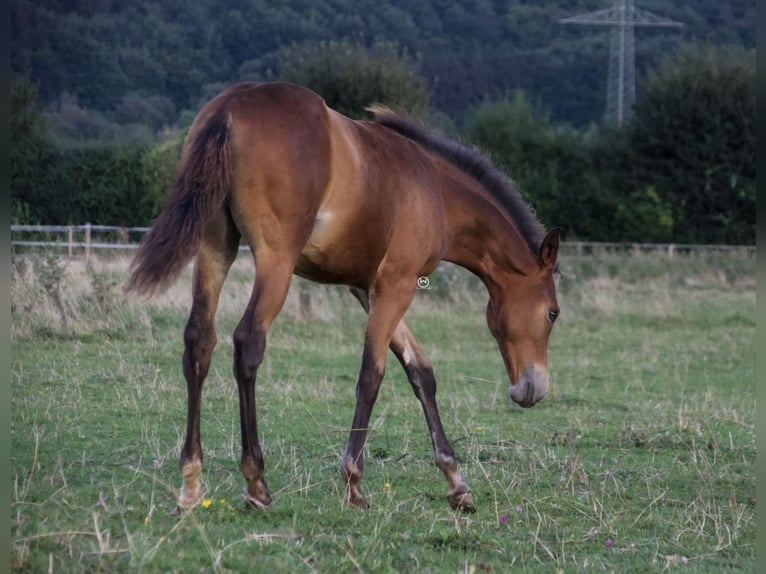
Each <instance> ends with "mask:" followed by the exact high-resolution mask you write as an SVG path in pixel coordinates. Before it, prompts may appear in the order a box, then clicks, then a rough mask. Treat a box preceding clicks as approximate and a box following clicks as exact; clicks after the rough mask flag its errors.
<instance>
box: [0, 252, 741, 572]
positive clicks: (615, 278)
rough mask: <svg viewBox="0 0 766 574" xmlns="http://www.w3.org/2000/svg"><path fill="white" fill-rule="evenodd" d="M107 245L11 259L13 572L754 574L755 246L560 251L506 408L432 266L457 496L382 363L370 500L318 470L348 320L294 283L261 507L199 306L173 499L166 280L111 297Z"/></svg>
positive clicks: (175, 433)
mask: <svg viewBox="0 0 766 574" xmlns="http://www.w3.org/2000/svg"><path fill="white" fill-rule="evenodd" d="M125 269H126V262H125V260H121V259H114V260H100V261H95V262H94V263H92V264H91V265H88V266H86V265H85V264H84V263H83V262H82V261H69V262H66V261H63V260H60V259H57V258H55V257H50V256H45V255H36V256H17V257H16V258H15V259H14V266H13V277H12V314H13V324H12V349H11V351H12V355H11V359H12V365H11V376H12V405H11V408H12V411H11V412H12V425H11V432H12V449H13V450H12V459H11V476H12V481H13V483H12V485H11V487H12V507H11V515H10V519H11V527H12V560H13V568H14V571H18V572H48V571H50V572H116V571H119V572H124V571H128V572H138V571H142V572H271V573H275V572H313V571H317V572H333V573H335V572H360V571H361V572H504V571H508V570H510V569H511V568H513V570H514V571H519V572H557V571H561V572H592V571H606V572H647V571H662V570H669V571H674V570H678V571H694V572H710V573H716V574H718V573H721V572H743V571H755V554H756V552H755V530H756V528H755V453H756V447H755V346H754V338H755V257H754V255H736V254H724V255H711V254H708V255H692V256H679V255H676V256H675V257H674V258H672V259H671V258H667V257H666V256H662V255H640V254H622V255H618V254H608V253H602V254H595V255H594V254H591V255H587V256H577V255H575V254H565V255H564V257H563V259H562V269H563V272H564V277H563V278H562V279H561V280H560V282H559V298H560V302H561V305H562V316H561V319H560V322H559V323H557V326H556V329H555V330H554V335H553V337H552V340H551V348H550V369H551V372H552V389H551V391H550V393H549V395H548V396H547V397H546V399H545V401H543V402H542V403H540V404H539V405H538V406H536V407H535V408H534V409H530V410H522V409H520V408H514V407H512V406H511V405H510V404H509V400H508V396H507V381H506V378H505V375H504V372H503V367H502V363H501V359H500V357H499V355H498V353H497V350H496V347H495V344H494V342H493V340H492V339H491V336H490V335H489V333H488V331H487V329H486V326H485V324H484V318H483V317H484V313H483V310H484V305H485V303H486V295H485V294H484V293H483V291H482V289H481V287H480V286H479V285H478V284H477V283H476V282H475V281H474V280H472V278H470V277H468V276H466V275H465V274H464V273H461V272H458V271H457V270H456V269H454V268H450V267H447V268H445V269H443V270H441V271H440V272H437V274H435V275H434V276H433V277H432V278H431V279H432V289H430V290H428V291H420V292H419V293H418V295H417V298H416V302H415V305H414V307H413V309H412V311H411V312H410V315H409V316H410V319H411V320H410V323H411V325H412V327H413V330H414V331H415V333H416V334H417V335H418V336H419V338H420V340H421V343H422V345H423V347H424V349H425V350H426V351H427V353H428V355H429V356H430V358H431V359H432V361H433V363H434V365H435V368H436V375H437V378H438V380H439V384H440V386H439V394H438V401H439V405H440V408H441V411H442V419H443V422H444V424H445V427H446V429H447V434H448V436H449V437H450V439H451V440H452V442H453V444H454V446H455V450H456V453H457V456H458V458H459V460H460V464H461V470H462V471H463V473H464V475H465V476H466V479H467V481H468V484H469V485H470V486H471V488H472V489H473V492H474V498H475V501H476V503H477V507H478V512H477V513H476V514H474V515H470V516H463V515H461V514H457V513H454V512H453V511H451V510H450V509H449V507H448V505H447V502H446V500H445V494H446V484H445V483H444V480H443V478H442V477H441V474H440V473H439V471H438V470H437V469H436V467H435V466H434V465H433V463H432V460H431V446H430V441H429V438H428V433H427V430H426V426H425V422H424V420H423V417H422V413H421V411H420V407H419V405H418V403H417V401H416V400H415V398H414V396H413V395H412V392H411V391H410V389H409V386H408V384H407V382H406V379H405V378H404V376H403V375H402V373H401V370H400V369H399V368H398V365H397V364H396V363H395V361H393V360H392V361H391V363H390V364H389V369H388V372H387V374H386V380H385V381H384V385H383V389H382V391H381V394H380V397H379V400H378V403H377V406H376V409H375V411H374V413H373V420H372V426H373V429H372V432H371V433H370V438H369V441H368V445H367V451H366V452H367V465H366V474H365V488H366V492H367V494H368V499H369V500H370V502H371V503H372V509H371V510H370V511H368V512H359V511H356V510H353V509H351V508H347V507H344V506H343V504H342V497H343V496H342V495H343V492H342V484H341V481H340V479H339V472H338V467H339V463H340V455H341V452H342V450H343V447H344V446H345V441H346V438H347V434H348V427H349V425H350V422H351V417H352V414H353V405H354V384H355V383H354V381H355V375H356V372H357V370H358V367H359V361H360V351H361V344H362V333H363V329H364V314H363V312H362V310H361V308H359V306H358V305H357V304H356V302H355V301H353V300H352V298H351V297H350V296H347V295H346V294H345V292H344V291H343V289H340V288H324V287H316V286H312V285H309V284H306V283H304V282H301V281H296V282H295V283H294V285H293V290H292V292H291V295H290V299H289V300H288V303H287V305H286V308H285V311H284V312H283V314H282V315H281V316H280V318H279V319H278V321H277V322H276V324H275V325H274V327H273V329H272V331H271V334H270V339H269V348H268V352H267V358H266V360H265V362H264V365H263V366H262V368H261V371H260V373H259V380H258V401H259V402H258V405H259V417H260V418H259V427H260V431H261V440H262V442H263V445H264V448H265V453H266V465H267V480H268V481H269V485H270V487H271V489H272V494H273V495H274V497H275V501H274V505H273V508H272V509H271V510H269V511H268V512H260V511H255V510H251V509H247V508H246V507H245V505H244V502H243V499H242V496H241V492H242V490H243V480H242V478H241V476H240V474H239V470H238V460H239V421H238V407H237V402H236V401H237V399H236V385H235V384H234V381H233V377H232V375H231V353H232V344H231V337H230V333H231V331H232V330H233V327H234V325H235V324H236V321H237V320H238V318H239V314H240V313H241V311H242V309H243V307H244V304H245V301H246V298H247V295H248V293H249V290H250V279H251V276H252V271H251V269H250V266H249V261H248V259H247V257H246V256H245V257H244V258H242V259H241V260H240V261H238V263H237V264H236V267H235V269H234V271H233V273H232V276H231V278H230V280H229V283H228V284H227V287H226V288H225V293H224V298H223V301H222V306H221V309H220V312H219V324H218V328H219V341H220V342H219V346H218V349H217V351H216V356H215V358H214V363H213V367H212V369H211V373H210V376H209V378H208V381H207V383H206V386H205V396H204V401H203V413H202V417H203V419H202V433H203V448H204V449H205V468H204V473H203V478H204V483H205V485H206V488H207V494H206V497H207V500H206V501H205V506H204V507H199V508H197V509H196V510H194V511H193V512H188V513H187V512H184V513H181V514H180V515H173V514H172V513H171V510H172V509H173V507H174V504H175V498H176V496H177V491H178V487H179V486H180V477H179V472H178V463H177V460H178V454H179V450H180V445H181V442H182V440H183V425H184V422H185V401H186V398H185V385H184V383H183V379H182V376H181V370H180V356H181V352H182V330H183V326H184V323H185V319H186V313H187V310H188V304H189V294H188V291H189V278H188V275H185V276H184V277H183V278H182V280H181V281H179V283H178V284H177V285H176V286H175V287H173V288H172V289H171V291H170V292H169V293H168V294H166V295H164V296H162V297H160V298H158V299H154V300H151V301H140V300H132V299H131V300H125V299H124V298H123V297H122V295H121V294H120V290H119V283H120V282H121V281H122V280H123V279H124V277H125Z"/></svg>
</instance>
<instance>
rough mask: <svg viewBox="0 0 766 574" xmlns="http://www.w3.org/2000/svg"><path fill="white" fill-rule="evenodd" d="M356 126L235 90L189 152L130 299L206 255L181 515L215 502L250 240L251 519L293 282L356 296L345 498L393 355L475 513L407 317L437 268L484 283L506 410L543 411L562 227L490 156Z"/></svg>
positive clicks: (454, 486)
mask: <svg viewBox="0 0 766 574" xmlns="http://www.w3.org/2000/svg"><path fill="white" fill-rule="evenodd" d="M368 110H369V111H370V112H371V113H372V114H373V117H372V118H371V119H369V120H353V119H350V118H348V117H346V116H344V115H342V114H340V113H338V112H336V111H334V110H333V109H331V108H330V107H328V106H327V105H326V104H325V102H324V100H323V99H322V98H321V97H320V96H319V95H318V94H316V93H314V92H313V91H311V90H309V89H308V88H306V87H303V86H299V85H296V84H291V83H284V82H265V83H253V82H244V83H237V84H234V85H232V86H230V87H228V88H226V89H224V90H223V91H222V92H220V93H219V94H218V95H216V96H215V97H213V98H212V99H211V100H210V101H209V102H207V103H206V104H205V105H204V106H203V107H202V108H201V110H200V111H199V113H198V114H197V116H196V118H195V119H194V121H193V123H192V125H191V127H190V128H189V131H188V134H187V136H186V139H185V141H184V147H183V151H182V155H181V160H180V163H179V168H178V173H177V176H176V179H175V182H174V184H173V187H172V189H171V190H170V192H169V195H168V198H167V200H166V204H165V206H164V208H163V210H162V211H161V213H160V214H159V215H158V217H157V218H156V219H155V221H154V222H153V225H152V227H151V229H150V230H149V231H148V232H147V233H146V234H145V236H144V237H143V239H142V241H141V242H140V245H139V248H138V251H137V253H136V255H135V258H134V259H133V261H132V264H131V270H130V277H129V279H128V281H127V283H126V290H127V291H132V292H135V293H137V294H141V295H145V296H151V295H152V294H154V293H157V292H160V291H162V290H163V289H165V288H167V287H168V286H169V285H171V284H172V283H173V282H174V281H175V280H176V279H177V277H178V275H179V274H180V272H181V271H182V270H183V269H184V268H185V267H186V266H187V265H188V264H189V262H190V261H191V260H192V259H194V268H193V276H192V292H193V302H192V306H191V311H190V313H189V317H188V322H187V324H186V327H185V330H184V334H183V339H184V352H183V361H182V365H183V374H184V377H185V379H186V388H187V393H188V397H187V398H188V402H187V409H188V410H187V423H186V436H185V441H184V445H183V449H182V451H181V455H180V467H181V474H182V478H183V482H182V486H181V489H180V494H179V496H178V507H180V508H182V509H187V510H190V509H192V508H194V507H195V506H196V505H197V504H199V503H200V501H201V500H202V497H203V492H202V487H201V484H200V472H201V469H202V446H201V441H200V401H201V394H202V386H203V382H204V380H205V377H206V375H207V373H208V369H209V367H210V362H211V355H212V352H213V348H214V346H215V345H216V330H215V314H216V307H217V304H218V299H219V295H220V293H221V289H222V286H223V283H224V280H225V278H226V275H227V272H228V270H229V268H230V266H231V264H232V262H233V261H234V259H235V257H236V256H237V252H238V249H239V244H240V241H244V242H245V243H246V244H247V245H248V246H249V247H250V250H251V252H252V256H253V259H254V265H255V270H256V273H255V281H254V285H253V288H252V293H251V295H250V299H249V302H248V304H247V307H246V309H245V312H244V314H243V316H242V318H241V320H240V321H239V323H238V324H237V327H236V328H235V330H234V333H233V342H234V375H235V378H236V382H237V388H238V392H239V414H240V425H241V434H242V454H241V459H240V471H241V473H242V475H243V477H244V478H245V481H246V483H247V489H246V494H245V499H246V501H247V503H248V504H249V505H250V506H253V507H256V508H260V509H267V508H269V506H270V505H271V503H272V497H271V494H270V492H269V488H268V486H267V484H266V480H265V477H264V458H263V452H262V450H261V445H260V443H259V441H258V430H257V420H256V409H255V381H256V376H257V372H258V367H259V365H260V364H261V362H262V360H263V357H264V352H265V349H266V336H267V333H268V330H269V327H270V325H271V324H272V322H273V321H274V319H275V318H276V317H277V315H278V313H279V312H280V310H281V308H282V306H283V303H284V302H285V298H286V296H287V293H288V289H289V287H290V283H291V279H292V277H293V275H294V274H297V275H299V276H301V277H304V278H307V279H309V280H312V281H315V282H320V283H331V284H340V285H345V286H347V287H348V288H349V290H350V292H351V294H352V295H353V296H354V297H355V298H356V299H357V300H358V302H359V303H360V304H361V305H362V306H363V307H364V309H365V311H366V313H367V323H366V329H365V336H364V348H363V352H362V356H361V367H360V369H359V374H358V379H357V383H356V407H355V411H354V416H353V420H352V423H351V430H350V433H349V437H348V442H347V445H346V448H345V452H344V454H343V457H342V461H341V465H340V466H341V477H342V480H343V484H344V503H346V504H349V505H351V506H353V507H357V508H359V509H367V508H369V503H368V501H367V499H366V498H365V496H364V493H363V489H362V476H363V472H364V458H363V449H364V444H365V440H366V437H367V432H368V428H369V421H370V416H371V413H372V409H373V406H374V404H375V400H376V397H377V395H378V390H379V388H380V386H381V381H382V379H383V374H384V370H385V367H386V357H387V354H388V349H389V348H390V349H391V350H392V351H393V353H394V355H395V356H396V358H397V360H398V361H399V363H400V364H401V366H402V367H403V368H404V371H405V373H406V375H407V378H408V380H409V382H410V384H411V386H412V389H413V391H414V393H415V396H416V397H417V399H418V400H419V401H420V403H421V405H422V409H423V412H424V414H425V419H426V423H427V425H428V429H429V431H430V434H431V440H432V446H433V452H434V460H435V464H436V466H437V467H438V468H439V469H440V470H441V472H442V473H443V474H444V476H445V478H446V480H447V487H448V488H447V501H448V502H449V504H450V506H451V507H452V508H453V509H454V510H460V511H464V512H474V511H475V505H474V500H473V496H472V493H471V490H470V488H469V487H468V485H467V484H466V482H465V480H464V479H463V477H462V475H461V474H460V472H459V471H458V468H457V464H456V461H455V453H454V451H453V448H452V446H451V445H450V442H449V441H448V439H447V437H446V436H445V431H444V429H443V427H442V423H441V420H440V417H439V410H438V408H437V404H436V379H435V376H434V370H433V367H432V365H431V363H430V362H429V360H428V358H427V357H426V356H425V354H424V353H423V350H422V349H421V347H420V345H419V344H418V342H417V340H416V339H415V337H414V336H413V334H412V331H411V330H410V328H409V326H408V325H407V323H406V322H405V320H404V315H405V312H406V311H407V309H408V308H409V306H410V304H411V303H412V301H413V298H414V295H415V293H416V290H417V286H418V278H420V277H427V276H428V275H429V274H430V273H431V272H433V271H434V270H435V269H436V267H437V265H438V264H439V263H440V262H441V261H449V262H452V263H455V264H457V265H459V266H462V267H464V268H466V269H468V270H469V271H470V272H472V273H474V274H475V275H477V276H478V277H479V278H480V279H481V281H482V282H483V284H484V285H485V286H486V289H487V292H488V295H489V302H488V304H487V309H486V320H487V325H488V327H489V331H490V332H491V334H492V335H493V336H494V339H495V340H496V342H497V345H498V348H499V351H500V354H501V356H502V359H503V362H504V366H505V369H506V371H507V375H508V377H509V379H510V387H509V395H510V399H511V400H512V401H513V402H515V403H517V404H518V405H520V406H522V407H531V406H533V405H535V404H536V403H537V402H538V401H540V400H541V399H542V398H543V397H544V396H545V394H546V392H547V390H548V386H549V375H548V368H547V353H548V340H549V336H550V333H551V329H552V327H553V323H554V321H555V320H556V317H557V316H558V315H559V306H558V303H557V299H556V287H555V281H554V272H555V271H556V270H557V266H558V263H557V261H558V249H559V230H558V229H557V228H554V229H551V230H550V231H548V232H547V233H546V232H545V228H544V227H543V226H542V224H541V223H540V222H539V220H538V219H537V216H536V215H535V213H534V211H533V210H532V208H531V207H530V206H529V205H528V204H527V203H526V201H525V200H524V199H523V197H522V196H521V194H520V192H519V191H518V189H517V188H516V186H515V185H514V184H513V182H512V181H511V179H510V178H509V177H508V176H506V175H505V173H504V172H503V171H502V170H500V169H498V168H497V167H495V166H494V165H493V163H492V162H491V161H490V160H489V159H488V158H487V157H486V156H484V155H482V153H481V152H480V151H478V149H476V148H473V147H468V146H467V145H465V144H462V143H459V142H457V141H455V140H452V139H449V138H447V137H446V136H444V135H441V134H440V133H438V132H437V131H435V130H432V129H430V128H428V127H427V126H426V125H425V124H423V123H421V122H419V121H418V120H416V119H415V118H413V117H411V116H409V115H400V114H397V113H395V112H393V111H392V110H390V109H388V108H385V107H383V106H372V107H371V108H368Z"/></svg>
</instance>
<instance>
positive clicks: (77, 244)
mask: <svg viewBox="0 0 766 574" xmlns="http://www.w3.org/2000/svg"><path fill="white" fill-rule="evenodd" d="M147 231H149V228H148V227H116V226H112V225H91V224H90V223H86V224H85V225H11V247H12V249H15V248H16V247H31V248H38V247H42V248H49V249H50V248H53V249H61V250H65V251H66V253H67V255H69V256H70V257H72V256H74V255H76V254H81V253H82V254H84V255H85V257H86V258H88V257H90V254H91V252H92V251H93V250H125V249H137V248H138V241H137V240H136V241H131V237H137V238H140V236H141V235H143V234H144V233H146V232H147ZM19 235H23V236H24V237H23V238H20V239H16V238H14V236H16V237H18V236H19ZM33 237H36V239H33ZM562 248H563V249H565V250H567V251H570V252H571V251H574V252H575V253H578V254H586V253H590V252H593V251H634V252H636V251H664V252H665V253H667V254H668V255H670V256H673V255H674V254H675V253H689V252H692V251H744V252H752V253H755V245H689V244H677V243H607V242H595V241H566V242H564V243H563V245H562ZM248 249H249V248H248V247H247V246H246V245H241V246H240V251H246V250H248Z"/></svg>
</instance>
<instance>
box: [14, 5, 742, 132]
mask: <svg viewBox="0 0 766 574" xmlns="http://www.w3.org/2000/svg"><path fill="white" fill-rule="evenodd" d="M610 3H611V0H569V1H566V2H530V1H526V0H461V1H459V2H457V1H454V0H449V1H448V0H387V1H385V0H384V1H381V0H284V1H281V2H273V1H271V0H227V1H226V2H219V1H217V0H196V1H195V2H186V1H181V0H160V1H158V0H46V1H42V2H41V1H38V0H12V2H11V33H12V36H11V47H12V50H11V63H12V69H13V70H14V71H15V72H16V73H18V74H27V75H30V76H31V77H32V78H34V79H35V80H37V81H38V82H39V89H40V98H41V101H42V102H43V103H44V104H45V105H46V106H47V107H51V106H52V107H54V109H59V111H61V112H62V113H64V114H66V113H69V114H76V113H77V110H76V109H74V108H75V105H76V106H79V108H81V109H84V110H92V111H93V112H96V113H106V114H108V117H109V119H113V120H114V121H117V122H118V123H121V124H130V123H139V124H149V125H152V126H160V125H162V124H164V123H168V124H172V123H173V122H175V121H176V120H177V119H178V118H179V116H180V115H181V114H182V112H183V111H184V110H195V109H196V108H197V107H198V106H199V104H200V103H201V101H202V100H203V99H205V97H206V96H208V95H209V94H210V92H211V91H214V90H216V89H217V88H218V87H220V85H222V84H228V83H231V82H233V81H236V80H239V79H265V78H269V77H275V76H279V75H281V74H282V68H283V64H284V62H285V55H286V51H290V50H295V48H296V46H297V47H300V46H309V47H310V46H313V45H316V44H320V43H322V42H333V41H334V42H337V41H342V42H347V43H351V44H355V45H358V46H361V47H365V48H370V47H372V46H374V45H376V44H380V43H389V44H393V45H395V46H397V47H398V49H399V51H400V56H401V55H405V54H406V55H407V58H408V59H409V60H410V61H411V62H412V64H413V65H415V66H416V67H417V68H418V70H419V73H420V75H421V77H422V78H423V80H424V82H425V84H426V86H427V88H428V92H429V94H430V97H431V102H430V104H431V107H432V108H434V109H437V110H439V111H440V112H442V113H446V114H448V115H450V116H452V117H458V116H463V115H464V114H465V113H466V112H467V111H468V110H470V109H472V108H474V107H475V106H477V105H480V104H481V103H482V102H484V101H488V100H489V101H492V100H497V99H500V98H503V97H504V96H505V95H507V94H508V93H510V92H513V91H517V90H522V91H524V92H525V93H526V94H527V95H528V96H529V99H530V101H532V102H534V104H535V105H536V106H537V107H541V108H543V109H545V110H546V111H547V112H548V113H549V114H550V116H551V119H552V120H553V121H555V122H557V123H559V122H565V123H569V124H572V125H576V126H583V125H586V124H588V123H591V122H594V121H598V120H599V119H600V117H601V114H602V113H603V109H604V100H605V92H606V90H605V86H606V68H607V66H606V64H607V60H608V34H609V30H608V29H606V28H605V27H590V28H587V27H583V26H563V25H561V24H559V22H558V20H559V19H560V18H564V17H567V16H573V15H576V14H580V13H584V12H589V11H593V10H598V9H602V8H605V7H607V6H609V4H610ZM639 4H640V5H641V7H642V8H645V9H647V10H651V11H655V12H657V13H659V14H661V15H663V16H666V17H668V18H673V19H675V20H678V21H680V22H683V23H684V24H685V26H684V28H683V29H681V30H680V31H678V30H670V31H668V30H664V29H656V28H648V29H642V28H639V29H637V30H636V61H637V65H638V73H639V77H640V76H641V75H643V73H644V72H645V71H646V70H648V69H651V68H653V67H655V66H656V65H657V64H658V63H659V62H660V61H661V59H662V58H663V57H665V56H666V55H667V54H668V53H672V52H674V51H675V50H676V49H677V48H678V47H679V46H681V45H683V44H684V43H690V42H692V43H702V44H709V45H716V46H722V45H733V46H739V47H745V48H754V47H755V20H756V19H755V9H756V3H755V0H727V1H726V2H721V1H720V0H690V1H688V2H683V3H674V2H667V1H664V2H663V1H659V0H642V1H640V2H639ZM60 108H63V109H60ZM81 115H82V114H81ZM69 120H71V121H74V120H72V118H69ZM81 120H82V118H81ZM71 121H70V123H71Z"/></svg>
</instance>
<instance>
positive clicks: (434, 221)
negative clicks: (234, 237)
mask: <svg viewBox="0 0 766 574" xmlns="http://www.w3.org/2000/svg"><path fill="white" fill-rule="evenodd" d="M221 114H223V115H225V117H226V121H227V122H228V123H229V129H230V134H231V146H232V155H233V158H234V159H233V171H234V173H233V189H232V193H231V198H230V201H229V206H230V209H231V212H232V217H233V220H234V222H235V223H236V225H237V227H238V228H239V230H240V232H241V233H242V235H243V236H244V237H245V239H246V240H247V241H248V243H250V245H251V247H252V248H253V249H255V250H257V249H258V248H259V247H260V246H262V245H263V244H265V243H269V242H270V241H273V240H276V238H275V237H272V236H275V235H278V236H279V238H280V239H283V238H284V237H285V236H287V237H288V238H289V239H290V241H291V245H289V246H287V245H285V246H284V248H288V247H289V248H291V249H297V253H299V255H298V259H297V261H296V265H297V268H296V271H297V272H298V273H300V274H302V275H304V276H307V277H309V278H311V279H316V280H319V281H327V282H339V283H347V284H353V285H357V286H361V287H366V286H367V285H368V284H369V283H370V282H371V281H372V280H373V279H374V277H375V274H376V272H377V269H378V267H379V266H380V265H381V262H382V261H383V259H384V258H385V257H387V256H389V257H394V256H395V255H396V253H400V257H404V258H410V259H412V265H413V266H416V267H419V268H424V267H433V266H435V265H436V263H438V255H440V253H438V252H439V251H440V250H441V247H442V244H443V228H444V213H443V209H444V208H443V203H442V198H441V194H440V192H439V184H438V179H437V177H436V173H435V168H434V166H433V164H432V162H431V161H430V160H429V158H428V156H427V155H426V154H425V153H424V152H423V151H422V150H421V149H420V148H419V147H418V146H417V145H416V144H415V143H413V142H411V141H410V140H408V139H406V138H404V137H402V136H400V135H398V134H396V133H394V132H393V131H391V130H389V129H388V128H385V127H383V126H380V125H378V124H375V123H372V122H361V121H355V120H352V119H350V118H347V117H346V116H344V115H342V114H340V113H338V112H335V111H334V110H332V109H330V108H328V107H327V106H326V105H325V103H324V101H323V100H322V98H320V97H319V96H318V95H317V94H315V93H314V92H312V91H311V90H309V89H307V88H304V87H301V86H297V85H294V84H289V83H281V82H274V83H263V84H255V83H243V84H236V85H234V86H232V87H231V88H229V89H227V90H225V91H224V92H222V93H221V94H220V95H219V96H217V97H216V98H214V99H213V100H211V102H210V103H209V104H208V105H207V106H206V108H203V110H202V112H201V113H200V117H201V118H203V119H204V117H210V116H213V115H221ZM392 250H393V251H394V253H391V252H392ZM389 253H391V255H389ZM427 270H428V269H426V271H427Z"/></svg>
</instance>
